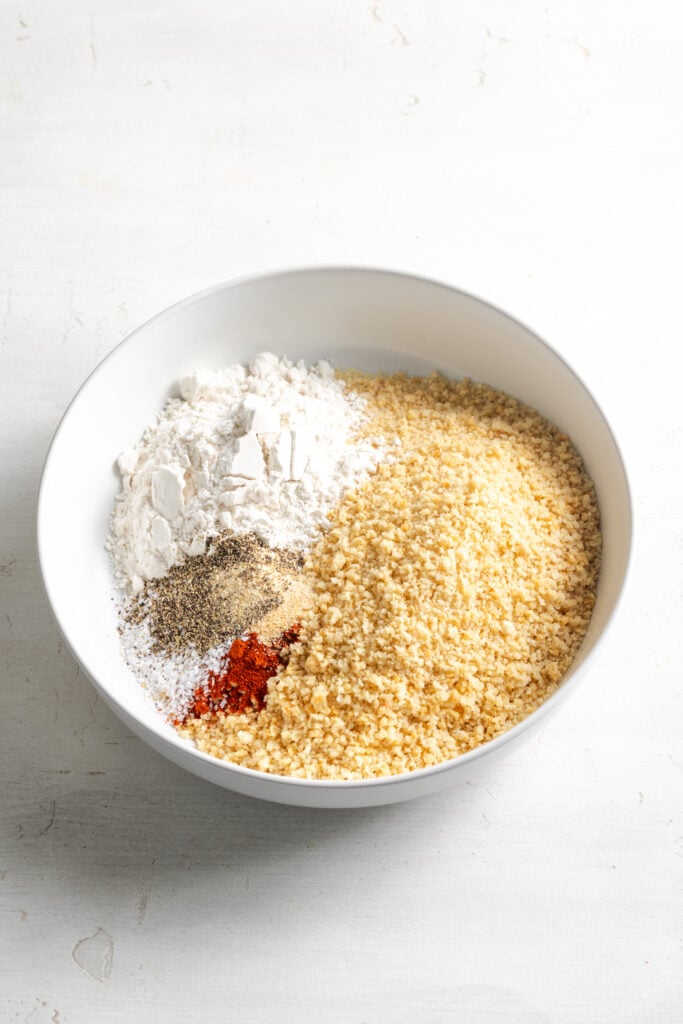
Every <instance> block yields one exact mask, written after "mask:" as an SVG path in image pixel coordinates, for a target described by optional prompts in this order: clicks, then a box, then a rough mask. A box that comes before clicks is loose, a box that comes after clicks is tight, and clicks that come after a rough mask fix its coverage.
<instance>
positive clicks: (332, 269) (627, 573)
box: [35, 263, 635, 791]
mask: <svg viewBox="0 0 683 1024" xmlns="http://www.w3.org/2000/svg"><path fill="white" fill-rule="evenodd" d="M321 273H322V274H346V273H348V274H363V275H377V276H378V277H379V276H381V277H395V278H402V279H404V280H406V279H407V280H411V281H415V282H417V283H419V284H421V285H430V286H432V287H436V288H439V289H443V290H445V291H447V292H451V293H456V294H458V295H460V296H462V297H464V298H465V299H469V300H471V301H473V302H475V303H478V304H480V305H481V306H484V307H486V308H488V309H490V310H493V311H494V312H495V313H497V314H498V315H500V316H502V317H504V318H505V319H506V320H509V321H510V322H512V323H513V324H516V325H517V326H518V327H520V328H521V329H522V330H523V331H525V332H526V334H527V335H528V336H529V338H530V339H531V340H533V342H534V343H535V344H536V345H538V346H540V347H541V348H544V349H546V350H548V351H549V352H550V353H551V354H552V355H553V356H554V357H555V358H556V359H557V360H558V361H559V362H560V363H561V364H562V366H563V367H564V368H565V369H566V370H567V371H568V372H569V373H570V374H571V376H572V377H574V378H575V380H576V381H577V383H578V384H579V385H580V387H581V388H582V389H583V390H584V392H585V393H586V395H587V396H588V398H589V399H590V400H591V402H592V403H593V405H594V407H595V409H596V411H597V412H598V414H599V416H600V418H601V419H602V421H603V424H604V426H605V429H606V431H607V434H608V435H609V437H610V439H611V441H612V444H613V445H614V449H615V452H616V454H617V456H618V460H619V463H620V467H621V471H622V473H623V477H624V485H625V493H626V509H625V519H626V521H627V528H628V545H627V550H626V559H625V566H624V572H623V578H622V581H621V585H620V587H619V591H618V593H617V595H616V598H615V600H614V604H613V607H612V609H611V611H610V613H609V615H608V617H607V619H606V621H605V623H604V625H603V628H602V630H601V632H600V634H599V635H598V637H597V638H596V640H595V642H594V644H593V648H592V650H591V651H590V652H589V654H588V655H587V657H586V658H585V660H584V661H583V663H582V664H581V665H580V666H579V667H578V669H573V665H571V666H570V667H569V669H568V671H567V673H565V676H564V678H563V679H562V680H561V682H560V684H559V686H558V687H557V689H556V690H555V691H554V692H553V693H552V694H551V695H550V696H549V697H548V698H547V699H546V700H545V701H544V702H543V703H542V704H541V705H540V706H539V707H538V708H536V709H535V710H534V711H532V712H531V714H529V715H527V716H526V718H524V719H522V721H521V722H518V723H516V724H515V725H513V726H512V727H511V728H510V729H508V730H507V731H506V732H503V733H500V734H499V735H498V736H495V737H494V738H493V739H491V740H487V741H486V742H484V743H482V744H480V745H479V746H477V747H475V748H474V749H472V750H468V751H466V752H465V753H463V754H460V755H458V756H457V757H454V758H450V759H448V760H447V761H442V762H440V763H439V764H435V765H429V766H428V767H425V768H417V769H413V770H412V771H407V772H401V773H400V774H396V775H385V776H379V777H373V778H367V779H301V778H295V777H293V776H289V775H276V774H271V773H270V772H260V771H257V770H256V769H253V768H245V767H243V766H242V765H239V764H234V763H233V762H230V761H223V760H221V759H220V758H216V757H213V756H212V755H211V754H206V753H204V752H203V751H201V750H199V749H197V748H196V747H193V746H190V745H189V744H188V741H186V740H184V739H182V738H181V737H180V736H178V735H177V734H176V733H173V735H169V734H167V733H166V732H162V731H161V730H156V729H154V728H152V726H151V725H149V724H148V723H146V722H143V721H142V720H141V719H140V718H138V716H137V715H136V714H135V713H134V712H133V711H131V710H130V708H128V707H127V706H126V704H125V703H124V702H122V701H121V700H120V699H118V698H117V697H116V696H115V695H114V694H113V693H111V692H110V691H109V689H108V688H107V687H106V686H105V685H104V684H103V683H102V682H101V681H100V680H99V679H98V678H97V677H96V676H95V674H94V673H93V672H91V671H90V669H89V668H88V666H87V665H86V664H85V662H84V661H83V660H82V658H81V656H80V655H79V654H78V653H77V651H76V648H75V645H74V644H73V643H72V641H71V639H70V637H69V633H68V630H67V628H66V627H65V625H64V622H63V620H62V617H61V616H60V614H59V610H58V602H57V601H56V599H55V598H54V596H53V592H52V589H51V586H50V582H49V579H48V576H47V573H46V568H45V561H44V545H43V540H42V532H43V530H42V523H43V521H44V517H45V502H46V495H45V490H46V478H47V473H48V469H49V466H50V463H51V460H52V458H53V455H54V452H55V450H56V449H57V446H58V444H59V441H60V438H61V434H62V432H63V428H64V426H65V424H66V422H67V419H68V418H69V416H70V415H71V413H72V411H73V408H74V407H75V405H76V404H77V402H78V401H79V398H80V396H81V394H82V393H83V392H84V391H85V390H86V389H87V387H88V386H89V384H90V382H91V381H92V380H93V379H94V378H95V377H96V376H99V375H100V373H102V372H103V371H104V369H105V367H106V364H107V363H108V362H109V361H110V360H111V359H113V358H115V357H116V355H117V354H118V352H119V351H120V350H121V349H122V348H123V347H124V346H127V345H129V344H130V343H132V342H133V341H134V340H135V338H136V337H137V335H138V334H140V333H142V332H143V331H146V330H147V329H148V328H149V327H150V326H151V325H152V324H156V323H158V322H163V320H164V319H165V318H167V317H171V316H173V315H175V314H176V313H177V312H179V311H180V310H181V309H183V308H185V307H186V306H191V305H193V304H195V303H197V302H200V301H202V300H204V299H206V298H209V296H211V295H214V294H217V293H219V292H222V291H227V290H228V289H232V288H237V287H240V286H242V285H246V284H251V283H252V282H258V281H261V280H264V279H268V278H278V277H280V278H284V277H294V276H300V275H306V274H321ZM35 526H36V549H37V555H38V564H39V568H40V578H41V583H42V587H43V592H44V594H45V597H46V598H47V602H48V604H49V606H50V609H51V611H52V614H53V616H54V619H55V621H56V623H57V626H58V629H59V631H60V633H61V635H62V638H63V640H64V642H65V644H66V646H67V649H68V650H69V652H70V653H71V655H72V656H73V658H74V659H75V661H76V662H77V664H78V665H79V666H80V668H81V669H82V670H83V671H84V674H85V675H86V678H87V679H88V680H89V681H90V683H91V685H93V686H94V687H95V689H96V690H97V691H98V693H100V695H101V696H102V697H103V698H104V699H105V700H106V702H108V703H109V704H110V705H111V706H112V707H113V708H114V710H115V711H116V712H117V714H118V715H119V717H121V718H122V719H123V720H124V721H125V722H129V721H131V720H132V721H133V722H135V725H136V728H137V730H138V731H139V732H140V733H144V734H145V735H150V736H154V737H155V739H157V740H158V741H159V742H160V743H161V744H163V745H166V744H168V746H170V747H172V748H175V750H177V751H178V753H179V755H180V756H181V757H182V759H183V760H185V759H189V760H190V761H197V762H199V763H204V764H206V765H207V766H210V768H211V769H213V770H218V771H222V772H225V774H226V776H229V775H232V774H236V775H238V776H241V777H243V778H244V779H245V780H249V781H251V782H257V781H258V782H260V783H268V784H270V785H274V786H280V787H288V788H291V787H294V788H296V789H299V788H303V789H315V790H321V791H322V790H343V791H350V790H353V791H358V790H361V789H374V788H380V787H381V788H387V787H391V786H395V785H399V784H404V785H405V784H406V783H407V782H408V781H409V780H410V781H412V780H415V781H417V780H418V779H424V778H426V777H432V776H437V775H441V774H443V773H444V772H448V771H452V770H453V769H454V768H455V767H458V768H459V767H461V766H466V765H468V764H471V763H472V762H474V761H477V760H479V758H481V757H483V756H485V755H486V754H488V753H492V752H493V751H495V750H498V749H499V748H501V747H503V746H505V745H507V744H508V743H510V742H511V741H513V740H514V739H515V738H517V737H519V736H521V735H522V734H523V733H524V732H526V731H527V730H528V729H529V728H531V727H532V726H533V725H535V724H537V723H538V722H540V721H541V720H542V719H543V718H544V717H545V716H546V715H548V714H550V713H551V712H552V711H553V710H554V709H555V708H556V707H557V705H558V704H559V703H560V702H561V701H562V700H564V699H565V697H566V696H567V695H568V693H569V692H570V690H572V689H573V688H574V686H576V685H577V684H578V683H579V681H580V680H581V678H582V677H583V675H584V674H585V673H586V671H587V670H588V668H589V667H590V665H591V663H592V662H593V661H594V660H595V658H596V656H597V654H598V652H599V650H600V649H601V647H602V644H603V643H604V640H605V638H606V636H607V634H608V632H609V631H610V629H611V628H612V626H613V624H614V620H615V618H616V615H617V613H618V611H619V609H620V607H621V604H622V601H623V600H624V595H625V593H626V590H627V588H628V584H629V580H630V577H631V571H632V562H633V549H634V539H635V538H634V534H635V516H634V503H633V492H632V487H631V483H630V480H629V473H628V469H627V464H626V460H625V458H624V454H623V451H622V449H621V446H620V444H619V441H618V439H617V437H616V436H615V433H614V431H613V430H612V426H611V424H610V422H609V420H608V418H607V416H606V415H605V413H604V411H603V409H602V406H601V405H600V403H599V402H598V401H597V399H596V398H595V395H594V394H593V392H592V391H591V389H590V388H589V387H588V386H587V384H586V383H585V382H584V380H583V379H582V377H581V376H580V375H579V374H578V373H577V372H576V370H575V369H574V368H573V367H572V366H571V365H570V364H569V363H568V362H567V360H566V359H565V358H564V357H563V356H562V354H561V353H560V352H558V351H557V349H556V348H555V347H554V346H553V345H552V344H550V343H549V342H548V341H546V340H545V338H543V337H541V335H539V334H538V333H537V332H536V331H535V330H534V329H532V328H531V327H529V326H528V325H527V324H526V323H525V322H524V321H522V320H520V319H519V318H517V317H515V316H512V315H511V314H510V313H508V312H507V311H506V310H504V309H502V308H501V307H499V306H498V305H496V303H494V302H490V301H489V300H488V299H482V298H481V297H480V296H479V295H477V294H475V293H473V292H470V291H467V290H465V289H463V288H459V287H458V286H457V285H453V284H450V283H449V282H447V281H444V280H441V279H438V278H434V277H430V276H425V275H422V274H417V273H414V272H411V271H404V270H400V269H392V268H383V267H375V266H369V265H360V264H353V263H348V264H346V263H340V264H300V265H298V266H295V267H280V268H277V269H270V270H261V271H255V272H252V273H247V274H243V275H240V276H238V277H234V278H229V279H228V280H225V281H220V282H218V283H216V284H213V285H209V287H207V288H203V289H201V290H200V291H197V292H193V293H192V294H190V295H188V296H186V297H184V298H182V299H180V300H179V301H177V302H174V303H172V304H171V305H170V306H167V307H165V308H164V309H162V310H160V311H159V312H158V313H155V314H154V315H153V316H151V317H149V318H148V319H147V320H145V321H144V322H143V323H141V324H139V325H138V326H137V327H135V328H134V329H133V330H132V331H131V332H129V333H128V334H127V335H126V336H125V337H124V338H122V339H121V341H119V342H117V344H116V345H114V347H113V348H112V349H111V350H110V351H109V352H108V353H107V354H106V355H105V356H104V357H103V358H102V359H101V360H100V361H99V362H98V363H97V365H96V366H95V367H94V368H93V369H92V370H91V371H90V373H88V375H87V376H86V377H85V379H84V380H83V382H82V383H81V385H80V386H79V387H78V389H77V390H76V392H75V393H74V395H73V397H72V398H71V400H70V401H69V403H68V405H67V406H66V409H65V410H64V412H63V414H62V416H61V417H60V420H59V422H58V424H57V427H56V429H55V431H54V434H53V436H52V439H51V441H50V444H49V446H48V449H47V452H46V455H45V459H44V462H43V467H42V470H41V474H40V484H39V491H38V501H37V508H36V521H35ZM579 652H580V648H579ZM579 652H577V655H576V657H578V653H579ZM214 781H217V780H214Z"/></svg>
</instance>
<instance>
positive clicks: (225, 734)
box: [110, 355, 601, 779]
mask: <svg viewBox="0 0 683 1024" xmlns="http://www.w3.org/2000/svg"><path fill="white" fill-rule="evenodd" d="M181 394H182V395H183V397H182V398H181V399H176V400H173V401H172V402H170V403H168V405H167V407H166V408H165V410H164V412H163V413H162V415H161V417H160V418H159V420H158V422H157V424H156V425H155V426H153V427H151V428H150V429H149V430H148V431H147V433H146V434H145V436H144V438H143V440H142V442H141V443H140V444H139V445H138V446H137V447H136V448H135V449H134V450H133V451H132V453H129V454H127V455H124V456H122V457H121V459H120V460H119V462H120V468H121V470H122V475H123V487H122V494H121V496H120V498H119V500H118V502H117V506H116V509H115V513H114V517H113V525H112V533H111V537H110V550H111V552H112V557H113V560H114V565H115V574H116V578H117V580H118V583H119V585H120V586H121V588H122V589H123V590H124V592H125V593H126V594H127V595H128V596H127V598H126V600H125V605H124V618H123V623H122V645H123V648H124V653H125V656H126V658H127V660H128V663H129V665H130V666H131V668H132V669H133V671H134V672H135V673H136V675H137V676H138V678H140V680H141V681H142V682H143V684H144V685H146V686H147V688H148V689H149V691H150V694H151V695H152V697H153V698H154V699H155V701H156V702H157V705H158V706H159V708H160V709H161V710H162V711H163V713H164V714H165V715H166V716H167V717H168V718H169V719H170V720H171V721H173V722H174V723H175V724H176V726H177V728H178V730H179V731H180V732H181V734H182V735H184V736H186V737H187V738H189V739H191V740H192V741H194V742H195V743H196V745H197V746H198V747H199V749H201V750H203V751H205V752H207V753H209V754H212V755H214V756H216V757H219V758H224V759H226V760H229V761H233V762H236V763H238V764H241V765H243V766H245V767H249V768H254V769H257V770H260V771H265V772H271V773H276V774H283V775H290V776H295V777H300V778H312V779H360V778H368V777H377V776H383V775H389V774H397V773H400V772H404V771H410V770H413V769H416V768H422V767H426V766H429V765H432V764H436V763H439V762H441V761H444V760H447V759H448V758H451V757H455V756H457V755H458V754H460V753H462V752H464V751H466V750H470V749H472V748H473V747H476V746H478V745H479V744H481V743H483V742H485V741H487V740H489V739H491V738H493V737H494V736H496V735H498V734H499V733H501V732H503V731H505V730H507V729H509V728H510V727H511V726H512V725H514V724H515V723H516V722H518V721H520V720H521V719H522V718H524V717H526V716H527V715H528V714H529V713H530V712H531V711H533V710H534V709H535V708H536V707H538V705H539V704H541V703H542V702H543V701H544V700H545V699H546V698H547V697H548V696H549V694H550V693H552V691H553V690H554V689H555V688H556V686H557V685H558V683H559V681H560V679H561V678H562V676H563V675H564V673H565V672H566V671H567V669H568V668H569V666H570V665H571V663H572V661H573V659H574V657H575V655H576V652H577V651H578V648H579V646H580V644H581V641H582V639H583V637H584V635H585V632H586V629H587V627H588V623H589V621H590V616H591V612H592V608H593V604H594V600H595V590H596V585H597V579H598V573H599V566H600V550H601V537H600V526H599V513H598V506H597V501H596V497H595V492H594V489H593V485H592V483H591V481H590V480H589V478H588V477H587V476H586V473H585V471H584V468H583V465H582V463H581V459H580V457H579V455H578V453H577V452H576V450H575V449H574V448H573V446H572V444H571V441H570V440H569V438H567V437H566V435H564V434H562V433H561V432H560V431H559V430H557V429H556V428H555V427H554V426H552V425H551V424H550V423H548V422H547V421H546V420H545V419H543V417H541V416H540V415H539V414H538V413H536V412H535V411H533V410H532V409H529V408H528V407H527V406H524V405H523V404H522V403H520V402H518V401H517V400H515V399H514V398H511V397H510V396H508V395H505V394H503V393H501V392H498V391H495V390H493V389H492V388H489V387H487V386H485V385H482V384H474V383H472V382H471V381H467V380H463V381H451V380H447V379H446V378H444V377H441V376H439V375H436V374H434V375H432V376H431V377H428V378H417V377H407V376H405V375H403V374H396V375H392V376H387V375H379V376H369V375H366V374H362V373H359V372H356V371H343V372H340V373H338V374H337V376H336V378H335V377H334V376H333V375H332V371H331V369H330V367H329V366H328V365H327V364H324V363H323V364H318V366H317V367H311V368H306V367H305V365H304V364H303V363H298V364H296V365H293V364H292V363H290V362H289V361H288V360H278V359H277V358H276V357H275V356H270V355H264V356H260V357H258V359H257V360H254V361H253V362H252V363H251V364H250V365H249V367H247V368H243V367H231V368H228V369H227V370H221V371H215V372H213V373H210V374H205V373H201V374H195V375H193V376H192V377H191V378H187V379H186V380H185V381H184V382H183V384H182V386H181ZM162 520H163V522H162Z"/></svg>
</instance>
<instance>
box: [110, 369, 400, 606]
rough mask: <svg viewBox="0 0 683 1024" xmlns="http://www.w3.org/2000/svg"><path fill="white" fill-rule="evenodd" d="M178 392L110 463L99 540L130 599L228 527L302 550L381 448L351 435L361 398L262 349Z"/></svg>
mask: <svg viewBox="0 0 683 1024" xmlns="http://www.w3.org/2000/svg"><path fill="white" fill-rule="evenodd" d="M180 393H181V396H182V397H181V398H176V399H170V400H169V401H168V402H167V403H166V405H165V406H164V409H163V410H162V412H161V414H160V415H159V418H158V420H157V422H156V424H155V425H154V426H152V427H150V428H148V429H147V431H146V432H145V434H144V435H143V437H142V439H141V440H140V442H139V443H138V444H137V445H136V446H135V447H134V448H133V449H131V450H130V451H127V452H124V453H123V454H122V455H121V456H120V457H119V460H118V465H119V469H120V472H121V477H122V488H121V493H120V494H119V496H118V498H117V500H116V506H115V509H114V514H113V517H112V525H111V533H110V536H109V539H108V542H107V547H108V548H109V550H110V553H111V556H112V560H113V564H114V572H115V575H116V579H117V582H118V584H119V586H120V587H121V588H122V589H123V590H124V591H126V592H127V593H129V594H135V593H138V592H139V591H140V590H141V589H142V587H143V586H144V583H145V581H146V580H149V579H154V578H156V577H159V576H163V575H164V574H165V573H166V572H167V571H168V570H169V569H170V568H171V566H173V565H177V564H179V563H180V562H182V561H183V560H184V558H185V557H186V556H188V555H195V554H201V553H203V552H204V551H205V549H206V545H207V542H208V541H210V540H211V538H212V537H215V536H216V535H218V534H220V533H223V532H224V531H226V530H230V531H232V532H235V533H245V532H253V533H255V534H257V535H258V536H259V537H261V538H262V539H263V540H264V541H265V542H266V543H267V544H269V545H270V546H272V547H282V548H288V549H290V550H299V551H303V550H306V549H307V548H309V547H310V546H311V544H312V543H313V542H314V540H315V539H316V537H317V536H318V534H319V531H320V528H321V527H323V526H324V525H325V523H326V520H327V514H328V512H329V511H330V510H331V509H332V508H334V507H335V506H336V505H337V504H338V503H339V502H340V500H341V499H342V497H343V495H344V493H345V492H346V491H347V490H349V489H350V488H352V487H356V486H358V484H359V483H361V482H362V481H363V479H365V478H366V477H367V475H368V474H369V473H370V472H371V471H372V470H373V469H374V468H375V466H376V465H377V463H378V462H379V461H380V459H381V458H382V457H383V455H384V449H383V447H382V446H381V444H380V443H379V442H377V443H375V444H368V443H367V442H363V443H358V442H352V440H351V438H352V435H353V433H354V431H355V429H356V428H357V426H358V425H359V423H360V422H361V420H362V415H363V408H364V404H365V403H364V400H363V399H362V398H361V397H360V396H358V395H355V394H353V393H351V392H347V391H346V389H345V387H344V385H343V384H342V383H341V382H340V381H337V380H335V378H334V373H333V370H332V368H331V366H330V365H329V364H328V363H325V362H320V363H318V364H317V365H315V366H311V367H306V366H305V364H304V363H303V361H300V362H298V363H296V364H293V363H291V362H290V361H289V360H288V359H286V358H282V359H278V357H277V356H274V355H271V354H263V355H260V356H258V357H257V358H256V359H254V360H253V361H252V362H251V363H250V364H249V365H248V367H244V366H231V367H229V368H227V369H221V370H214V371H200V372H197V373H195V374H193V375H192V376H190V377H187V378H184V379H183V380H182V381H181V382H180Z"/></svg>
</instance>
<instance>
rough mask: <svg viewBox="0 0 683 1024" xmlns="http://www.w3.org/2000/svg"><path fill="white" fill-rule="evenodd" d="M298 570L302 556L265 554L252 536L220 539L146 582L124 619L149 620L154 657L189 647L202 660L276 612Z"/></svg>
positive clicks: (269, 551) (273, 551) (276, 552)
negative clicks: (200, 553) (221, 645)
mask: <svg viewBox="0 0 683 1024" xmlns="http://www.w3.org/2000/svg"><path fill="white" fill-rule="evenodd" d="M302 564H303V559H302V556H301V555H299V554H297V553H294V552H291V551H282V550H280V549H277V548H269V547H267V546H266V545H265V544H264V543H263V541H261V540H260V539H259V538H258V537H256V536H255V535H254V534H249V533H247V534H238V535H233V536H225V537H222V538H219V539H218V540H217V541H215V542H214V544H213V546H212V548H211V550H210V551H209V552H208V553H207V554H204V555H197V556H195V557H193V558H188V559H187V560H186V561H185V562H184V563H183V564H182V565H178V566H174V567H173V568H172V569H170V570H169V572H168V573H167V575H166V576H164V577H162V578H161V579H156V580H150V581H149V582H148V583H147V585H146V586H145V589H144V590H143V592H142V593H141V595H140V597H139V598H138V599H137V600H136V601H135V602H134V603H133V604H132V605H131V607H130V609H129V612H128V618H129V621H131V622H140V621H142V620H143V619H144V618H146V617H148V618H149V626H150V632H151V634H152V638H153V647H152V650H153V651H154V652H155V653H158V652H161V651H166V652H172V651H178V650H181V649H182V648H185V647H187V646H193V647H194V648H195V649H196V650H197V652H198V653H199V654H205V653H206V652H207V651H209V650H210V649H211V648H212V647H216V646H218V645H219V644H221V643H224V642H226V641H230V640H232V639H233V638H234V637H236V636H240V635H241V634H243V633H244V632H246V631H248V630H249V629H251V628H253V626H254V624H255V623H256V622H257V621H258V620H259V619H261V618H262V617H263V616H264V615H266V614H267V613H268V612H270V611H272V609H274V608H277V606H278V605H279V604H280V603H281V602H282V600H283V597H284V595H285V594H286V592H287V589H288V587H289V586H290V585H291V583H292V582H293V581H294V580H295V579H296V578H298V576H299V575H300V573H301V569H302Z"/></svg>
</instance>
